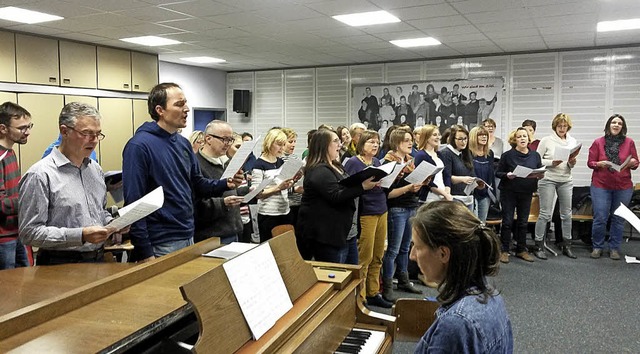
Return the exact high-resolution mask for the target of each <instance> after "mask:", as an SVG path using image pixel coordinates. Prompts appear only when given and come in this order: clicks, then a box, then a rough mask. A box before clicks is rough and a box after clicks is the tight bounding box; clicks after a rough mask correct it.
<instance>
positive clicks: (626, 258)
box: [624, 256, 640, 264]
mask: <svg viewBox="0 0 640 354" xmlns="http://www.w3.org/2000/svg"><path fill="white" fill-rule="evenodd" d="M624 261H625V262H627V263H638V264H640V260H638V258H636V257H631V256H624Z"/></svg>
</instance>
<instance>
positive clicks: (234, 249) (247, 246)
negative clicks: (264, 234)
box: [203, 242, 258, 259]
mask: <svg viewBox="0 0 640 354" xmlns="http://www.w3.org/2000/svg"><path fill="white" fill-rule="evenodd" d="M256 247H258V244H257V243H244V242H231V243H230V244H228V245H224V246H222V247H218V248H216V249H215V250H213V251H211V252H208V253H205V254H203V256H205V257H213V258H222V259H231V258H233V257H236V256H238V255H240V254H242V253H245V252H247V251H249V250H252V249H254V248H256Z"/></svg>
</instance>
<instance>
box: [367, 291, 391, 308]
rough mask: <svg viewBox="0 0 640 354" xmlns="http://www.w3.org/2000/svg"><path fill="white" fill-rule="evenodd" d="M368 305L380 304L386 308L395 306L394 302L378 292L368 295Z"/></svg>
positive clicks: (379, 305)
mask: <svg viewBox="0 0 640 354" xmlns="http://www.w3.org/2000/svg"><path fill="white" fill-rule="evenodd" d="M367 305H369V306H378V307H382V308H385V309H390V308H392V307H393V303H392V302H389V301H387V300H385V299H383V298H382V295H381V294H378V295H376V296H367Z"/></svg>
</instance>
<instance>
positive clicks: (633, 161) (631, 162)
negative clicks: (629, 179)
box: [627, 157, 638, 169]
mask: <svg viewBox="0 0 640 354" xmlns="http://www.w3.org/2000/svg"><path fill="white" fill-rule="evenodd" d="M627 167H628V168H630V169H634V168H636V167H638V160H636V159H634V158H633V157H632V158H631V160H629V163H628V164H627Z"/></svg>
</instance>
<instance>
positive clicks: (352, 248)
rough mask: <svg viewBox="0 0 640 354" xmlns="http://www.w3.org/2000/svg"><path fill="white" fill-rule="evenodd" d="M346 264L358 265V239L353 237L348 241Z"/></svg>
mask: <svg viewBox="0 0 640 354" xmlns="http://www.w3.org/2000/svg"><path fill="white" fill-rule="evenodd" d="M345 263H346V264H355V265H358V238H357V237H352V238H351V239H350V240H347V259H346V261H345Z"/></svg>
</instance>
